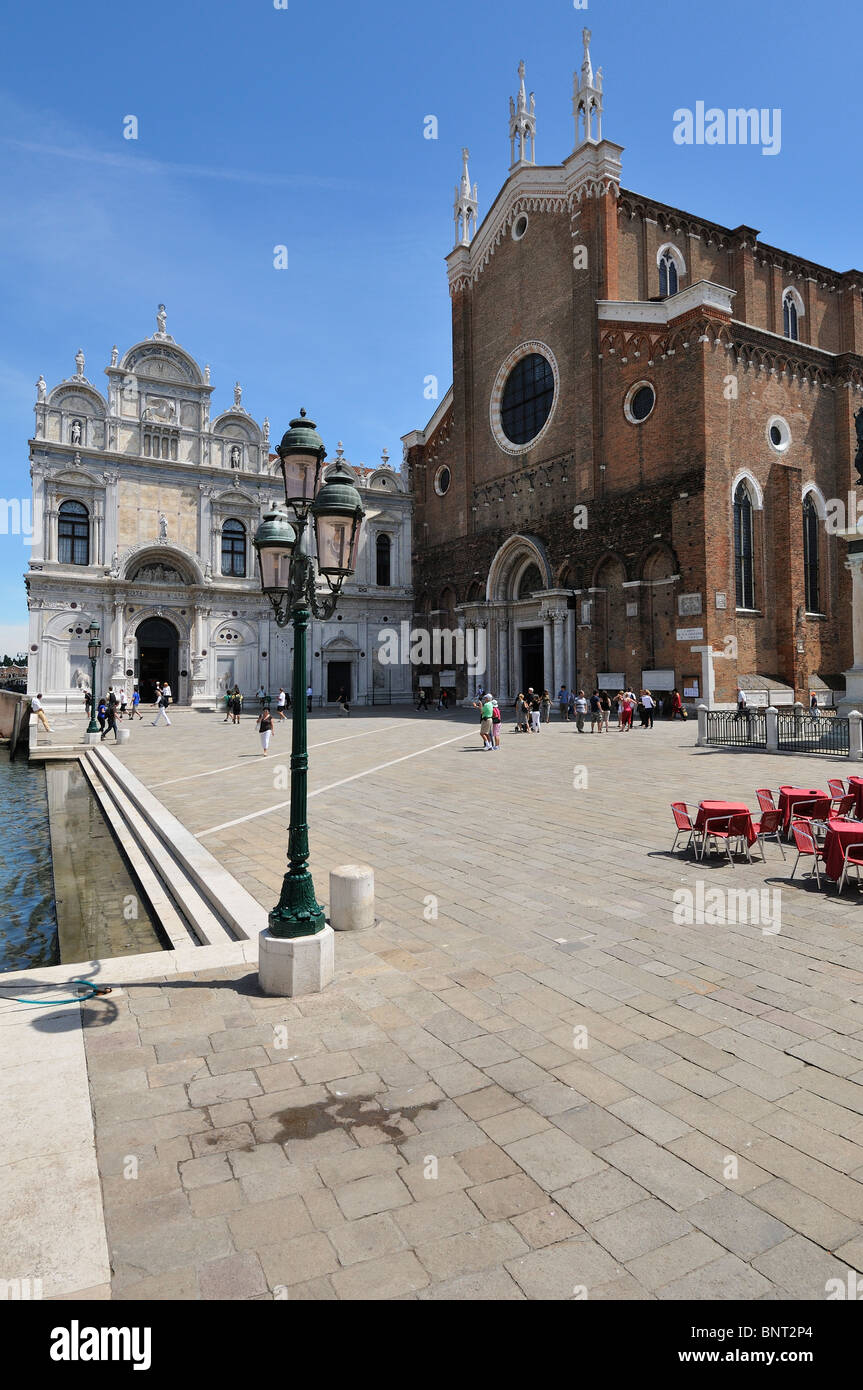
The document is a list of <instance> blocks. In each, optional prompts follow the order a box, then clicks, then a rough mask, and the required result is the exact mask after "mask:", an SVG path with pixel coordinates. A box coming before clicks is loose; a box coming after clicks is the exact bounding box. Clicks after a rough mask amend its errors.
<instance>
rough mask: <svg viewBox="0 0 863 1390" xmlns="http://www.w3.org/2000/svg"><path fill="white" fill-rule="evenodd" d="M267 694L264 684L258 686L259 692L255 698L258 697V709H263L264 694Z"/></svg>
mask: <svg viewBox="0 0 863 1390" xmlns="http://www.w3.org/2000/svg"><path fill="white" fill-rule="evenodd" d="M265 694H266V691H265V690H264V687H263V686H262V685H259V686H258V692H257V694H256V696H255V699H256V700H257V702H258V709H263V708H264V695H265Z"/></svg>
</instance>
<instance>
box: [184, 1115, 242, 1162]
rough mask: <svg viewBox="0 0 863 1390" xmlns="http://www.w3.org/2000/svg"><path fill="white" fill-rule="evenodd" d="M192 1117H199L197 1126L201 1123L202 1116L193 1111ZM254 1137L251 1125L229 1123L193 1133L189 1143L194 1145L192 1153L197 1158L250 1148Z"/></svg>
mask: <svg viewBox="0 0 863 1390" xmlns="http://www.w3.org/2000/svg"><path fill="white" fill-rule="evenodd" d="M191 1117H192V1119H197V1126H198V1127H200V1125H201V1118H202V1117H201V1116H200V1115H198V1116H195V1115H194V1112H192V1116H191ZM254 1142H255V1141H254V1137H253V1135H252V1131H251V1128H250V1126H249V1125H227V1126H226V1127H225V1128H224V1129H202V1130H201V1132H200V1133H198V1134H191V1135H190V1137H189V1143H190V1144H191V1146H192V1153H193V1154H194V1155H195V1157H196V1158H203V1157H206V1156H207V1155H210V1154H216V1153H227V1152H228V1151H229V1150H230V1149H249V1148H251V1147H252V1146H253V1144H254Z"/></svg>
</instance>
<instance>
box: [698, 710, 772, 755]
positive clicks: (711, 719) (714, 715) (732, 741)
mask: <svg viewBox="0 0 863 1390" xmlns="http://www.w3.org/2000/svg"><path fill="white" fill-rule="evenodd" d="M707 742H708V744H711V745H713V746H714V747H720V748H766V747H767V717H766V715H765V713H764V710H754V709H750V710H747V711H746V712H745V713H744V714H730V713H728V712H727V711H725V710H709V711H708V714H707Z"/></svg>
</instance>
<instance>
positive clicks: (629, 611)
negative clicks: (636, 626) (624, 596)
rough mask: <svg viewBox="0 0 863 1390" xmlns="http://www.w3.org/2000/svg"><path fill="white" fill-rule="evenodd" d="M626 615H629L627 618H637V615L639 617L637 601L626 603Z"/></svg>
mask: <svg viewBox="0 0 863 1390" xmlns="http://www.w3.org/2000/svg"><path fill="white" fill-rule="evenodd" d="M626 616H627V618H637V617H638V604H637V603H628V604H627V605H626Z"/></svg>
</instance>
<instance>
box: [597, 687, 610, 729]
mask: <svg viewBox="0 0 863 1390" xmlns="http://www.w3.org/2000/svg"><path fill="white" fill-rule="evenodd" d="M599 709H600V713H601V714H602V732H603V733H604V734H607V733H609V732H610V730H609V727H608V721H609V719H610V718H611V696H610V695H609V693H608V691H607V690H603V691H602V692H601V694H600V697H599Z"/></svg>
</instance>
